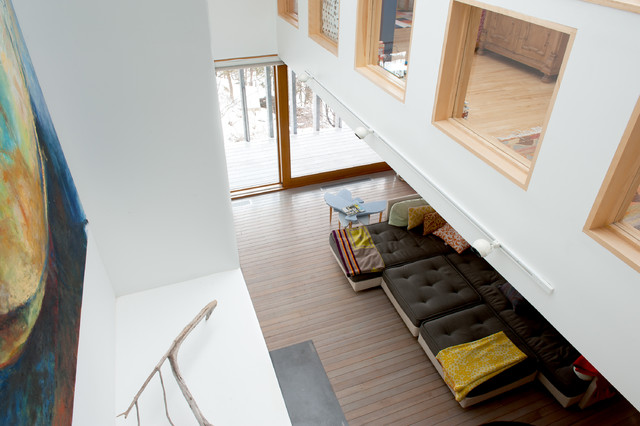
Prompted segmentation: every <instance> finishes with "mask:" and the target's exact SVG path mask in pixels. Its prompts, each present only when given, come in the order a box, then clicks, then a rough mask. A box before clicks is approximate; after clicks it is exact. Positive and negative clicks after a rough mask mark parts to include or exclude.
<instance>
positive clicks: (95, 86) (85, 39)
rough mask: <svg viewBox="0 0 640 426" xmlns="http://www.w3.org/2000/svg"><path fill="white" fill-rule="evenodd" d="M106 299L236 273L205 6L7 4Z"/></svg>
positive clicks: (141, 0) (149, 1)
mask: <svg viewBox="0 0 640 426" xmlns="http://www.w3.org/2000/svg"><path fill="white" fill-rule="evenodd" d="M15 9H16V13H17V15H18V20H19V22H20V25H21V27H22V30H23V33H24V37H25V40H26V44H27V46H28V48H29V51H30V53H31V56H32V59H33V63H34V66H35V69H36V73H37V75H38V79H39V81H40V85H41V86H42V88H43V91H44V97H45V99H46V101H47V105H48V107H49V111H50V112H51V115H52V118H53V123H54V125H55V126H56V130H57V132H58V135H59V137H60V141H61V144H62V147H63V150H64V152H65V155H66V158H67V161H68V163H69V167H70V169H71V172H72V175H73V176H74V179H75V182H76V186H77V188H78V191H79V193H80V198H81V199H82V203H83V205H84V208H85V211H86V213H87V217H88V218H89V219H90V221H91V225H92V230H93V233H94V236H95V240H96V242H97V244H98V246H99V247H100V252H101V254H102V258H103V260H104V263H105V266H106V269H107V272H108V274H109V277H110V278H111V280H112V283H113V285H114V288H115V292H116V295H121V294H127V293H131V292H134V291H139V290H142V289H147V288H151V287H155V286H159V285H163V284H168V283H174V282H178V281H183V280H186V279H190V278H194V277H198V276H202V275H206V274H210V273H213V272H216V271H222V270H228V269H233V268H235V267H237V266H238V257H237V250H236V242H235V235H234V231H233V226H232V223H233V222H232V214H231V205H230V201H229V193H228V183H227V174H226V163H225V159H224V149H223V144H222V131H221V127H220V120H219V111H218V105H217V95H216V86H215V81H214V78H215V75H214V71H213V66H212V60H213V59H212V55H211V46H210V33H209V23H208V9H207V3H206V0H185V1H180V2H175V1H169V0H160V1H158V0H138V1H135V2H132V1H128V0H115V1H110V2H92V1H90V2H87V1H83V0H65V1H62V2H49V1H45V0H33V1H25V0H16V1H15Z"/></svg>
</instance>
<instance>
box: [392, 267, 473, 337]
mask: <svg viewBox="0 0 640 426" xmlns="http://www.w3.org/2000/svg"><path fill="white" fill-rule="evenodd" d="M382 279H383V280H384V282H385V283H386V284H387V288H388V289H389V291H390V292H391V294H392V295H393V297H394V299H395V300H396V302H397V303H398V305H400V308H402V310H403V311H404V313H405V314H406V315H407V316H408V317H409V319H410V320H411V323H412V324H413V325H414V326H416V327H419V326H420V324H421V323H422V321H425V320H427V319H430V318H435V317H438V316H441V315H444V314H446V313H449V312H453V311H456V310H459V309H462V308H464V307H467V306H469V305H472V304H478V303H480V296H479V295H478V293H477V292H476V291H475V290H474V289H473V287H472V286H471V285H469V283H467V282H466V280H465V279H464V278H463V277H462V275H460V273H459V272H458V271H456V269H455V268H453V266H451V264H450V263H449V262H448V261H447V260H446V259H445V258H444V257H443V256H438V257H433V258H430V259H424V260H419V261H416V262H412V263H409V264H406V265H402V266H397V267H395V268H387V269H386V270H385V272H384V274H383V275H382Z"/></svg>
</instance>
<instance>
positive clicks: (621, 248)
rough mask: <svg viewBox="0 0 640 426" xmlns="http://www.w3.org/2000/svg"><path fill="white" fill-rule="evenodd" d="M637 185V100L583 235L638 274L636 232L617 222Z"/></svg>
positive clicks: (639, 261)
mask: <svg viewBox="0 0 640 426" xmlns="http://www.w3.org/2000/svg"><path fill="white" fill-rule="evenodd" d="M638 186H640V98H638V101H637V102H636V106H635V108H634V110H633V113H632V114H631V118H630V119H629V124H628V125H627V128H626V129H625V132H624V134H623V135H622V139H621V141H620V145H619V146H618V149H617V151H616V153H615V155H614V157H613V160H612V161H611V165H610V166H609V170H608V171H607V174H606V176H605V178H604V181H603V183H602V186H601V187H600V191H599V192H598V196H597V197H596V200H595V203H594V204H593V208H592V209H591V213H590V214H589V217H588V218H587V222H586V224H585V226H584V232H585V233H586V234H587V235H589V236H590V237H591V238H593V239H594V240H596V241H597V242H598V243H600V244H601V245H602V246H604V247H605V248H607V249H608V250H609V251H611V252H612V253H613V254H615V255H616V256H617V257H619V258H620V259H622V260H623V261H624V262H626V263H627V264H628V265H629V266H631V267H632V268H634V269H635V270H636V271H638V272H640V232H639V231H637V230H636V229H634V228H632V227H631V226H630V225H628V224H625V223H623V222H621V219H622V216H624V214H625V212H626V211H627V209H628V207H629V204H630V203H631V199H632V198H633V195H634V193H635V192H636V191H637V190H638Z"/></svg>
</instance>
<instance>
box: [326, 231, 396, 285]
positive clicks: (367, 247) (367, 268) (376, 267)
mask: <svg viewBox="0 0 640 426" xmlns="http://www.w3.org/2000/svg"><path fill="white" fill-rule="evenodd" d="M332 234H333V238H334V239H335V241H336V245H337V246H338V255H339V257H340V260H341V261H342V265H343V266H344V269H345V271H346V272H347V275H348V276H350V277H352V276H354V275H359V274H365V273H368V272H378V271H382V270H383V269H384V261H383V260H382V256H380V253H379V252H378V249H377V248H376V246H375V245H374V244H373V240H372V239H371V234H369V231H368V230H367V228H365V227H364V226H361V227H358V228H343V229H339V230H337V231H333V232H332Z"/></svg>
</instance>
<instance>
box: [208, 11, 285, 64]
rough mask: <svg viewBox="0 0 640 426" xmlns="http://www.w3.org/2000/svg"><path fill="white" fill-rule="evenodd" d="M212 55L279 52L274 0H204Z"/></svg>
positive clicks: (221, 56)
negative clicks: (209, 29)
mask: <svg viewBox="0 0 640 426" xmlns="http://www.w3.org/2000/svg"><path fill="white" fill-rule="evenodd" d="M207 1H208V2H209V17H210V18H209V19H210V22H211V32H212V35H213V37H212V39H213V41H212V43H213V52H214V59H216V60H217V59H231V58H245V57H251V56H262V55H273V54H276V53H278V45H277V43H276V16H277V3H276V0H259V1H256V0H234V1H229V0H207Z"/></svg>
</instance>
